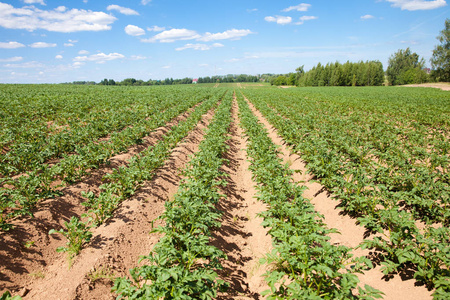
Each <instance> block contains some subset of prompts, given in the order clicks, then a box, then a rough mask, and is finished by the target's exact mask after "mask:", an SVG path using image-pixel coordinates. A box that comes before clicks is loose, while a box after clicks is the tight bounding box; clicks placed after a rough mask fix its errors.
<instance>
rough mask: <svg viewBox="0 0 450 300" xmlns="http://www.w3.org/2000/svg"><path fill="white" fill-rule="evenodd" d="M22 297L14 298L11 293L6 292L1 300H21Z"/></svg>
mask: <svg viewBox="0 0 450 300" xmlns="http://www.w3.org/2000/svg"><path fill="white" fill-rule="evenodd" d="M21 299H22V297H20V296H12V295H11V293H10V292H9V291H6V292H4V293H3V294H2V296H1V297H0V300H21Z"/></svg>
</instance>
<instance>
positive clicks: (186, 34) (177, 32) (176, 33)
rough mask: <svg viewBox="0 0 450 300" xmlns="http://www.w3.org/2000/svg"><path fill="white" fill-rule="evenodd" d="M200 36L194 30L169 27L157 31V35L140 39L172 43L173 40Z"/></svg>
mask: <svg viewBox="0 0 450 300" xmlns="http://www.w3.org/2000/svg"><path fill="white" fill-rule="evenodd" d="M200 37H201V36H200V35H199V34H198V33H197V32H196V31H194V30H189V29H185V28H182V29H175V28H174V29H170V30H166V31H163V32H161V33H158V34H157V35H155V36H153V37H151V38H149V39H142V40H141V41H142V42H146V43H153V42H161V43H172V42H175V41H183V40H192V39H197V38H200Z"/></svg>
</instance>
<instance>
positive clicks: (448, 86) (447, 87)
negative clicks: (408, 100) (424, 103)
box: [404, 82, 450, 91]
mask: <svg viewBox="0 0 450 300" xmlns="http://www.w3.org/2000/svg"><path fill="white" fill-rule="evenodd" d="M404 86H409V87H431V88H436V89H441V90H443V91H450V83H449V82H434V83H421V84H407V85H404Z"/></svg>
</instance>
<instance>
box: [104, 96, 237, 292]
mask: <svg viewBox="0 0 450 300" xmlns="http://www.w3.org/2000/svg"><path fill="white" fill-rule="evenodd" d="M230 109H231V95H229V94H228V95H226V96H224V98H223V99H222V103H221V104H220V106H219V107H218V109H217V111H216V113H215V116H214V119H213V121H212V122H211V124H210V125H209V126H208V130H207V133H206V135H205V138H204V140H203V141H202V142H201V143H200V145H199V152H197V153H196V154H195V157H193V158H192V160H191V161H190V162H189V163H188V166H187V167H186V168H185V169H184V171H183V177H184V179H183V180H182V182H181V184H180V187H179V190H178V192H177V194H176V195H175V199H174V200H173V201H168V202H166V204H165V207H166V210H165V212H164V213H163V214H162V215H161V216H160V217H159V218H160V219H163V220H164V221H165V226H160V227H158V228H156V229H154V230H153V231H154V232H159V233H163V237H162V238H161V239H160V241H159V242H158V244H156V246H155V247H154V248H153V251H152V252H151V253H150V254H149V255H148V256H144V257H142V258H141V259H140V261H147V264H145V265H144V266H141V267H137V268H134V269H132V270H130V273H131V278H132V280H129V279H126V278H117V279H116V281H115V284H114V287H113V291H115V292H116V293H117V294H118V295H119V296H118V298H119V299H121V298H130V299H136V298H146V299H213V298H215V297H216V296H217V291H218V290H222V289H224V288H225V287H226V286H227V284H226V283H225V282H224V281H223V280H220V279H219V278H218V275H217V273H216V272H215V270H217V269H221V268H222V267H221V264H220V259H224V258H226V256H225V255H224V253H223V252H222V251H220V250H219V249H217V248H216V247H214V246H212V245H210V244H209V238H210V236H211V230H213V229H214V228H216V227H219V226H220V222H218V221H217V220H218V219H219V218H220V212H219V211H217V209H216V208H215V206H214V204H216V203H217V202H218V201H219V200H220V198H221V197H222V195H220V193H219V191H218V188H219V187H220V186H222V185H224V184H225V182H224V181H223V180H222V179H221V178H223V177H224V176H225V174H224V173H223V172H221V171H220V170H219V169H220V167H221V166H222V164H223V163H224V162H225V160H224V159H223V158H222V154H223V153H224V152H225V151H226V149H227V147H226V144H225V141H226V140H227V139H228V137H227V130H228V127H229V125H230V122H231V114H230Z"/></svg>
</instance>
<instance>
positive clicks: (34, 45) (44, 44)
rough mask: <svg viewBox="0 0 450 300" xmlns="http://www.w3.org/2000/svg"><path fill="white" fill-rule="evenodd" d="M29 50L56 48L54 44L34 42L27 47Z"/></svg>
mask: <svg viewBox="0 0 450 300" xmlns="http://www.w3.org/2000/svg"><path fill="white" fill-rule="evenodd" d="M29 46H30V47H31V48H53V47H56V44H54V43H46V42H36V43H33V44H31V45H29Z"/></svg>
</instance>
